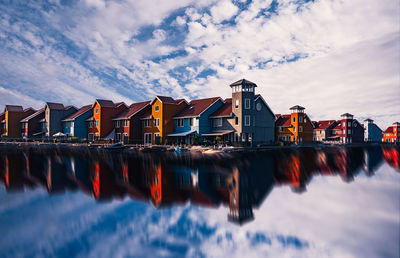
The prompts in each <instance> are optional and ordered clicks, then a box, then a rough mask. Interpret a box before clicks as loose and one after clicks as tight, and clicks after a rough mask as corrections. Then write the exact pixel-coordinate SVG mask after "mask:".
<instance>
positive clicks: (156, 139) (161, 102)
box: [142, 96, 188, 144]
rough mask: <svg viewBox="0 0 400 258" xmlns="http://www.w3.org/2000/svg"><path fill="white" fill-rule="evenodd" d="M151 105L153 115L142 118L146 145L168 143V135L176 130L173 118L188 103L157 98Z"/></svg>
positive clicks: (180, 100) (145, 115)
mask: <svg viewBox="0 0 400 258" xmlns="http://www.w3.org/2000/svg"><path fill="white" fill-rule="evenodd" d="M150 105H151V113H150V112H148V113H147V114H144V115H143V118H142V120H143V139H144V144H161V143H166V139H167V135H168V134H170V133H172V132H174V130H175V127H174V126H175V124H174V120H173V119H172V117H173V116H174V115H175V114H176V113H178V112H179V111H181V110H182V109H183V108H185V107H186V106H187V105H188V103H187V101H186V100H184V99H177V100H174V99H173V98H171V97H165V96H156V97H155V98H154V99H153V100H152V101H151V102H150Z"/></svg>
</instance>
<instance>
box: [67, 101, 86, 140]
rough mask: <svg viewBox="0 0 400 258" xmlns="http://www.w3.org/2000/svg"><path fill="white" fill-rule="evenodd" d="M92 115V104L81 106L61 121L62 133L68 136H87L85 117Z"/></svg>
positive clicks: (82, 137)
mask: <svg viewBox="0 0 400 258" xmlns="http://www.w3.org/2000/svg"><path fill="white" fill-rule="evenodd" d="M91 116H93V109H92V105H87V106H83V107H81V108H80V109H79V110H78V111H77V112H75V113H73V114H72V115H70V116H68V117H67V118H65V119H64V120H62V122H63V133H65V134H66V135H68V136H72V137H78V138H80V139H84V138H86V136H87V123H86V119H88V118H90V117H91Z"/></svg>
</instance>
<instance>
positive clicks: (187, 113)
mask: <svg viewBox="0 0 400 258" xmlns="http://www.w3.org/2000/svg"><path fill="white" fill-rule="evenodd" d="M218 100H221V98H220V97H213V98H207V99H196V100H192V101H190V103H189V105H188V106H187V107H185V108H184V109H183V110H182V111H181V112H179V113H178V114H176V115H175V116H174V117H193V116H199V115H200V114H201V113H203V112H204V111H205V110H207V109H208V108H209V107H210V106H211V105H212V104H214V103H215V102H216V101H218Z"/></svg>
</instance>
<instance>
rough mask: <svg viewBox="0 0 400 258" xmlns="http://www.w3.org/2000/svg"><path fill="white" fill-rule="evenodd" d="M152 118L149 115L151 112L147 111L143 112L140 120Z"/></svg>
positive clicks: (151, 115)
mask: <svg viewBox="0 0 400 258" xmlns="http://www.w3.org/2000/svg"><path fill="white" fill-rule="evenodd" d="M152 117H153V114H152V113H151V110H150V109H149V110H147V111H146V112H144V114H143V115H142V117H141V118H140V119H151V118H152Z"/></svg>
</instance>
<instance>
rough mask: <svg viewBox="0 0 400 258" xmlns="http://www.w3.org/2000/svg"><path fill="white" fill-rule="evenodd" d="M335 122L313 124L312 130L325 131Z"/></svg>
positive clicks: (327, 121) (326, 121) (323, 121)
mask: <svg viewBox="0 0 400 258" xmlns="http://www.w3.org/2000/svg"><path fill="white" fill-rule="evenodd" d="M335 122H336V120H321V121H318V122H316V123H314V129H318V130H325V129H326V128H328V127H329V126H331V125H332V124H333V123H335Z"/></svg>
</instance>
